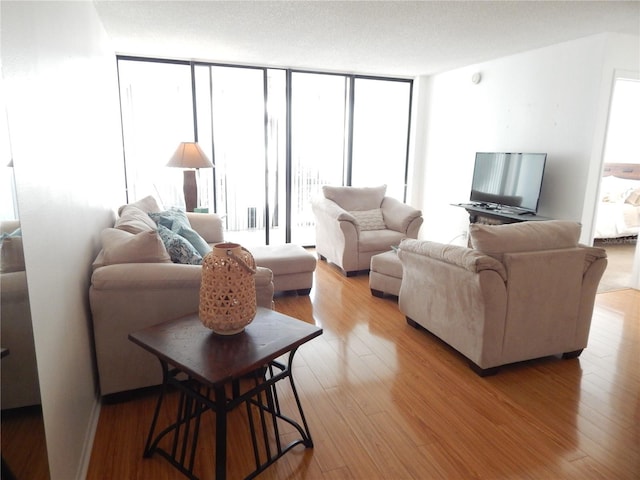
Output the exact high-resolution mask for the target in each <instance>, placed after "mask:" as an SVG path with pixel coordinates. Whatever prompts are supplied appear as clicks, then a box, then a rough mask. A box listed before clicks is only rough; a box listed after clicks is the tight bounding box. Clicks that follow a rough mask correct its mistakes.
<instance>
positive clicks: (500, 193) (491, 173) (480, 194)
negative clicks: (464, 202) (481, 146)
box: [470, 152, 547, 213]
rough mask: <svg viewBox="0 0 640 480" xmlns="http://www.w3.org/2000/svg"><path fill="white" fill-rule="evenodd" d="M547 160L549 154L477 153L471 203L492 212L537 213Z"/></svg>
mask: <svg viewBox="0 0 640 480" xmlns="http://www.w3.org/2000/svg"><path fill="white" fill-rule="evenodd" d="M546 161H547V154H546V153H501V152H478V153H476V161H475V166H474V169H473V181H472V182H471V198H470V201H471V203H473V204H476V205H478V206H482V207H485V208H489V209H503V210H507V211H513V212H515V213H536V212H537V211H538V202H539V200H540V189H541V188H542V178H543V176H544V167H545V163H546Z"/></svg>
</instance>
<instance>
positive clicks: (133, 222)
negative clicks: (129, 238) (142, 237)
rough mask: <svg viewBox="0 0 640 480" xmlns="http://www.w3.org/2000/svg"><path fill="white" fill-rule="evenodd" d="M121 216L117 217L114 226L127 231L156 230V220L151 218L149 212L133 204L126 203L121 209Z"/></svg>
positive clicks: (134, 232)
mask: <svg viewBox="0 0 640 480" xmlns="http://www.w3.org/2000/svg"><path fill="white" fill-rule="evenodd" d="M120 211H121V214H120V217H118V218H117V219H116V223H115V225H114V228H117V229H118V230H124V231H125V232H129V233H133V234H134V235H135V234H136V233H140V232H149V231H152V230H156V224H155V222H154V221H153V220H152V219H151V218H149V215H148V214H147V212H144V211H142V210H141V209H139V208H138V207H135V206H133V205H126V206H125V207H124V208H122V209H121V210H120Z"/></svg>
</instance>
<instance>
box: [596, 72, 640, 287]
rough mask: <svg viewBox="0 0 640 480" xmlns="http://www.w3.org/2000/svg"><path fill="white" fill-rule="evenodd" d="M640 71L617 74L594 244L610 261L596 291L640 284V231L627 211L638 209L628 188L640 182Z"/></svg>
mask: <svg viewBox="0 0 640 480" xmlns="http://www.w3.org/2000/svg"><path fill="white" fill-rule="evenodd" d="M638 131H640V76H639V75H638V74H637V73H635V74H624V75H619V76H617V77H616V79H615V84H614V88H613V95H612V98H611V105H610V110H609V122H608V125H607V132H606V138H605V149H604V162H603V163H604V168H603V174H602V177H601V179H600V188H599V198H598V208H597V210H596V218H595V222H596V231H595V238H594V245H595V246H599V247H603V248H605V249H606V250H607V256H608V266H607V270H606V271H605V273H604V275H603V278H602V280H601V282H600V288H599V292H602V291H612V290H619V289H623V288H636V289H637V288H640V281H639V279H638V276H639V273H638V271H639V270H640V265H638V264H639V263H640V247H639V246H638V231H639V230H640V225H636V224H635V221H634V220H633V218H632V216H635V215H634V214H633V212H629V210H631V209H632V208H634V207H635V208H638V209H640V206H637V207H636V206H635V205H633V203H630V202H629V200H628V198H629V194H630V193H631V192H633V191H635V190H636V189H637V188H640V187H638V185H640V138H638V136H637V132H638Z"/></svg>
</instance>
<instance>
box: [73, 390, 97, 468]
mask: <svg viewBox="0 0 640 480" xmlns="http://www.w3.org/2000/svg"><path fill="white" fill-rule="evenodd" d="M101 405H102V404H101V403H100V397H99V395H96V397H95V403H94V404H93V409H92V411H91V417H90V421H89V425H88V428H87V434H86V436H85V441H84V442H83V445H84V448H83V450H82V456H81V457H80V467H79V468H78V475H77V476H76V479H77V480H84V479H85V478H87V473H88V472H89V463H90V462H91V453H92V452H93V440H94V439H95V438H96V431H97V429H98V421H99V420H100V408H101Z"/></svg>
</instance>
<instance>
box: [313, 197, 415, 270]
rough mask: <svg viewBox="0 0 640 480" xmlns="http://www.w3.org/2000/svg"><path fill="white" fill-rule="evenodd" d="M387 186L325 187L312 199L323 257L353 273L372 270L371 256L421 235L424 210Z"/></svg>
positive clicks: (318, 248) (319, 248)
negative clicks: (390, 192)
mask: <svg viewBox="0 0 640 480" xmlns="http://www.w3.org/2000/svg"><path fill="white" fill-rule="evenodd" d="M386 188H387V187H386V185H382V186H380V187H375V188H358V187H331V186H324V187H322V195H321V196H320V197H318V198H316V199H314V200H313V202H312V209H313V213H314V216H315V222H316V252H317V254H318V257H319V258H320V259H321V260H327V261H330V262H332V263H334V264H336V265H337V266H338V267H340V268H341V269H342V271H343V272H344V273H345V275H347V276H351V275H354V274H356V273H357V272H359V271H363V270H369V265H370V263H371V257H372V256H374V255H377V254H378V253H382V252H386V251H389V250H390V249H391V246H392V245H398V244H399V243H400V241H401V240H403V239H405V238H417V237H418V231H419V230H420V226H421V225H422V212H421V211H420V210H417V209H415V208H413V207H411V206H410V205H407V204H404V203H402V202H400V201H399V200H396V199H395V198H392V197H387V196H385V193H386Z"/></svg>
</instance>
